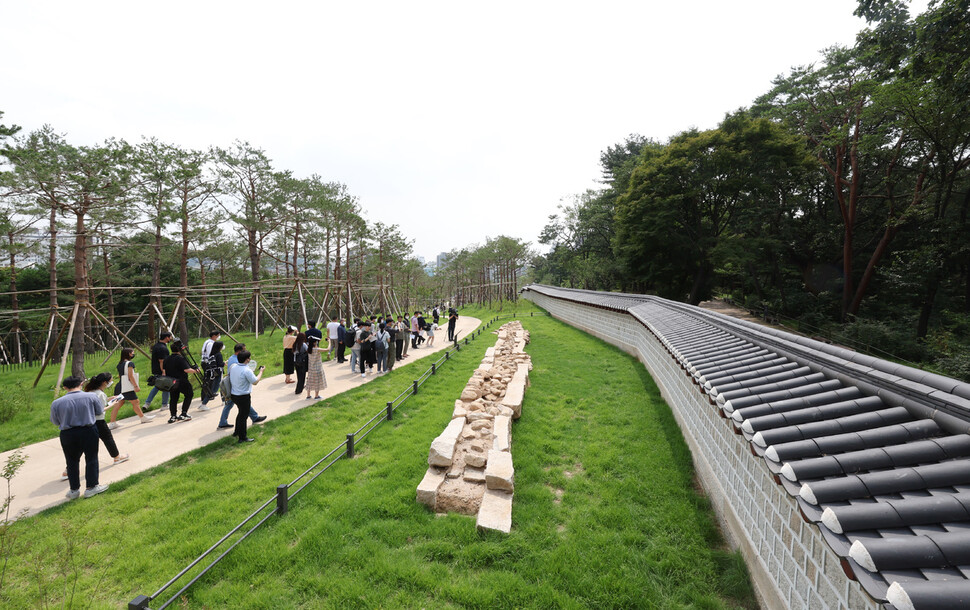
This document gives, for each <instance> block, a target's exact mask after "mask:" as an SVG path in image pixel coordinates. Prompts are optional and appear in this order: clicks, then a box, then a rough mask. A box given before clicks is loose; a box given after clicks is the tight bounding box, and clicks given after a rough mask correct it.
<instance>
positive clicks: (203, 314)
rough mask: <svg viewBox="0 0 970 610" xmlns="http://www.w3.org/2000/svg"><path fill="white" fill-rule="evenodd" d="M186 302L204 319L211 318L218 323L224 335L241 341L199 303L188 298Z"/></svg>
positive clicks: (211, 320) (210, 319)
mask: <svg viewBox="0 0 970 610" xmlns="http://www.w3.org/2000/svg"><path fill="white" fill-rule="evenodd" d="M185 304H186V305H188V306H189V307H191V308H193V309H194V310H195V311H197V312H198V313H199V315H200V316H202V318H203V319H205V320H209V321H210V322H212V323H213V324H215V325H216V328H217V329H219V331H220V332H222V333H223V334H224V335H226V336H227V337H229V338H230V339H232V340H233V341H234V342H236V343H239V341H237V340H236V338H235V337H233V336H232V333H230V332H229V331H227V330H226V329H224V328H223V327H222V325H221V324H219V323H218V322H216V320H215V318H213V317H212V316H211V315H209V313H208V312H207V311H205V310H203V309H201V308H200V307H199V306H198V305H196V304H195V303H193V302H192V301H190V300H188V299H185Z"/></svg>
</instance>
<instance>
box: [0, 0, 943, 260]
mask: <svg viewBox="0 0 970 610" xmlns="http://www.w3.org/2000/svg"><path fill="white" fill-rule="evenodd" d="M924 4H925V2H924ZM855 7H856V2H855V1H854V0H734V1H732V2H727V1H725V0H680V1H677V2H670V1H669V0H667V1H663V2H658V1H653V0H639V1H633V0H628V1H624V2H612V1H609V0H605V1H604V0H597V1H596V2H592V1H589V2H571V1H568V0H566V1H563V0H560V1H558V2H539V1H528V2H527V1H521V0H520V1H519V2H504V1H493V2H489V3H471V2H454V1H451V2H400V1H397V2H385V1H383V0H374V1H369V2H346V1H345V2H330V1H318V2H278V3H268V2H246V1H242V2H238V1H237V2H199V1H198V0H196V1H195V2H186V1H182V0H170V1H168V2H164V3H160V2H150V3H149V2H130V1H128V2H102V1H94V2H76V1H72V2H65V1H61V0H50V1H44V2H23V1H21V2H16V1H14V0H0V111H2V112H4V113H5V114H4V117H3V122H4V123H5V124H8V125H9V124H10V123H15V124H17V125H20V126H21V127H23V128H24V130H26V131H29V130H32V129H37V128H39V127H41V126H42V125H44V124H49V125H51V126H52V127H54V128H55V129H56V130H57V131H59V132H61V133H65V134H66V135H67V138H68V140H69V141H71V142H72V143H75V144H78V145H88V144H94V143H97V142H100V141H103V140H104V139H106V138H110V137H116V138H124V139H126V140H128V141H130V142H135V143H136V142H138V141H140V140H141V138H142V137H143V136H146V137H156V138H158V139H160V140H162V141H166V142H171V143H174V144H178V145H180V146H183V147H186V148H200V149H205V148H208V147H209V146H228V145H230V144H231V143H232V142H233V140H236V139H239V140H244V141H248V142H249V143H251V144H253V145H255V146H257V147H259V148H262V149H263V150H264V151H265V152H266V154H267V155H268V156H269V157H270V158H271V159H272V160H273V163H274V166H275V167H276V168H277V169H281V170H282V169H288V170H291V171H293V172H294V173H295V174H296V175H298V176H309V175H311V174H314V173H315V174H319V175H320V176H322V177H323V179H324V180H326V181H335V182H342V183H344V184H346V185H347V186H348V189H349V191H350V193H352V194H353V195H355V196H357V197H358V198H359V201H360V204H361V206H362V207H363V209H364V211H365V213H366V216H367V218H369V219H372V220H380V221H383V222H385V223H394V224H397V225H399V226H400V228H401V231H402V232H403V233H404V234H405V235H406V236H408V237H409V238H411V239H412V240H413V244H414V253H415V254H416V255H419V256H423V257H424V258H426V259H430V260H433V259H434V257H435V256H436V255H437V254H438V253H439V252H442V251H448V250H452V249H455V248H462V247H465V246H469V245H472V244H480V243H484V242H485V240H486V239H487V238H489V237H496V236H498V235H509V236H512V237H518V238H521V239H523V240H525V241H529V242H532V244H533V245H534V246H536V247H537V248H539V249H542V248H541V247H539V244H538V234H539V232H540V231H541V229H542V227H543V226H544V225H545V223H546V222H547V221H548V217H549V215H550V214H554V213H556V211H557V206H558V205H559V204H560V203H563V202H566V203H568V202H570V201H571V200H572V196H574V195H576V194H579V193H582V192H584V191H585V190H586V189H595V188H600V186H601V185H600V184H599V183H598V182H597V181H598V179H599V178H600V167H599V155H600V152H601V151H603V150H605V149H606V148H608V147H609V146H611V145H614V144H617V143H620V142H622V141H623V140H624V139H625V138H626V137H627V136H628V135H629V134H634V133H636V134H641V135H644V136H647V137H651V138H654V139H657V140H661V141H665V140H666V139H668V138H669V137H670V136H672V135H674V134H676V133H679V132H681V131H683V130H685V129H689V128H691V127H698V128H701V129H706V128H712V127H714V126H716V125H717V123H718V122H719V121H720V120H721V119H723V117H724V115H725V113H727V112H731V111H734V110H736V109H738V108H740V107H743V106H747V105H750V104H751V102H752V101H753V100H754V99H755V98H756V97H757V96H759V95H761V94H762V93H765V92H766V91H768V90H769V89H770V87H771V81H772V79H773V78H774V77H775V76H777V75H779V74H783V73H787V72H788V71H789V70H790V69H791V68H792V67H794V66H797V65H804V64H809V63H813V62H815V61H817V60H818V59H819V57H820V54H819V52H820V51H821V50H822V49H824V48H825V47H828V46H831V45H834V44H845V45H851V44H852V42H853V40H854V37H855V34H856V33H857V32H858V31H859V30H861V29H862V28H863V27H864V26H865V23H864V21H862V20H861V19H858V18H856V17H853V16H852V11H853V10H854V9H855ZM914 11H915V9H914Z"/></svg>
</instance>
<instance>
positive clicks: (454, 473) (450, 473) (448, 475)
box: [445, 468, 461, 479]
mask: <svg viewBox="0 0 970 610" xmlns="http://www.w3.org/2000/svg"><path fill="white" fill-rule="evenodd" d="M460 476H461V470H460V469H458V468H452V469H451V470H449V471H448V472H446V473H445V478H448V479H457V478H458V477H460Z"/></svg>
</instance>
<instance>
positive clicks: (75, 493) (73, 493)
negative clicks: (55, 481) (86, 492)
mask: <svg viewBox="0 0 970 610" xmlns="http://www.w3.org/2000/svg"><path fill="white" fill-rule="evenodd" d="M80 495H81V490H80V489H72V490H70V491H68V492H67V499H68V500H74V499H75V498H78V497H80Z"/></svg>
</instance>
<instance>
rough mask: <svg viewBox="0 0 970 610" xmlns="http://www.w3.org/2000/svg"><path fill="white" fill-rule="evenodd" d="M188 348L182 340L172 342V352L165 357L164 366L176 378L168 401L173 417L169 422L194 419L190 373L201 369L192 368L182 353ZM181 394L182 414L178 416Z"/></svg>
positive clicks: (169, 374) (170, 375)
mask: <svg viewBox="0 0 970 610" xmlns="http://www.w3.org/2000/svg"><path fill="white" fill-rule="evenodd" d="M185 349H188V346H187V345H183V344H182V342H181V341H176V342H174V343H172V354H171V355H170V356H169V357H168V358H166V359H165V363H164V368H165V372H166V373H167V374H168V376H169V377H174V378H175V387H173V388H172V396H171V401H170V402H169V403H168V411H169V414H171V417H169V418H168V423H170V424H174V423H175V422H183V421H192V416H191V415H189V405H190V404H192V381H191V380H190V379H189V374H190V373H198V372H199V369H195V368H192V366H191V365H190V364H189V361H188V360H186V359H185V356H184V355H182V350H185ZM179 394H181V395H182V397H183V399H182V414H181V415H178V416H176V415H175V412H176V410H177V409H178V402H179Z"/></svg>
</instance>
